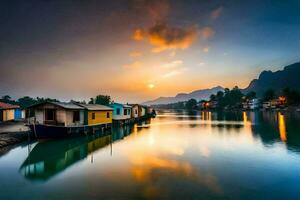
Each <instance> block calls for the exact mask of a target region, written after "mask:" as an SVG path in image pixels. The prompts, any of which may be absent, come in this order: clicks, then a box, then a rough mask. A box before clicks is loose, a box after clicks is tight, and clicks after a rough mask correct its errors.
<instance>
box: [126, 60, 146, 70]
mask: <svg viewBox="0 0 300 200" xmlns="http://www.w3.org/2000/svg"><path fill="white" fill-rule="evenodd" d="M141 66H142V63H141V62H140V61H135V62H133V63H131V64H126V65H123V67H124V68H127V69H137V68H140V67H141Z"/></svg>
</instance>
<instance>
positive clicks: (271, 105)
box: [263, 99, 280, 109]
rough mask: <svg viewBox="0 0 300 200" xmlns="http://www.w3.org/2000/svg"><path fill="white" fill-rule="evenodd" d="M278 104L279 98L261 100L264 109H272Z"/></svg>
mask: <svg viewBox="0 0 300 200" xmlns="http://www.w3.org/2000/svg"><path fill="white" fill-rule="evenodd" d="M279 106H280V101H279V99H272V100H270V101H265V102H263V108H264V109H274V108H277V107H279Z"/></svg>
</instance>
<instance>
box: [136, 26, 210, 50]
mask: <svg viewBox="0 0 300 200" xmlns="http://www.w3.org/2000/svg"><path fill="white" fill-rule="evenodd" d="M214 33H215V32H214V31H213V29H212V28H210V27H204V28H202V29H199V28H198V27H197V26H190V27H184V28H183V27H170V26H168V25H167V24H166V23H163V22H159V23H156V24H155V25H154V26H152V27H150V28H149V29H148V30H143V29H137V30H135V32H134V34H133V39H134V40H137V41H141V40H144V39H147V41H148V42H149V44H151V45H152V46H154V48H153V49H152V52H154V53H159V52H162V51H165V50H176V49H187V48H189V47H190V46H191V45H192V44H193V43H194V42H195V41H196V39H197V38H198V37H199V36H200V39H204V40H205V39H208V38H210V37H212V36H213V35H214Z"/></svg>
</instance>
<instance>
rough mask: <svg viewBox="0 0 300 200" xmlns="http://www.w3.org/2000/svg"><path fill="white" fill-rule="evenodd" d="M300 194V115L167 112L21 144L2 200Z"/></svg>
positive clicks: (0, 168) (10, 158) (4, 170)
mask: <svg viewBox="0 0 300 200" xmlns="http://www.w3.org/2000/svg"><path fill="white" fill-rule="evenodd" d="M26 198H28V199H300V116H299V114H295V113H294V114H291V113H285V114H282V113H277V112H272V113H262V112H239V113H211V112H193V113H187V112H174V111H165V112H161V113H159V115H158V116H157V117H156V118H155V119H152V120H151V121H148V122H145V123H143V124H139V125H134V126H127V127H123V128H118V129H114V130H113V133H112V134H108V135H100V134H96V135H92V136H87V137H79V138H72V139H64V140H59V141H41V142H35V143H32V144H27V143H25V144H23V145H20V146H18V147H16V148H14V149H12V150H11V151H9V152H8V153H6V154H5V155H3V156H1V157H0V199H26Z"/></svg>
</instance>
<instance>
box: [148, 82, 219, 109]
mask: <svg viewBox="0 0 300 200" xmlns="http://www.w3.org/2000/svg"><path fill="white" fill-rule="evenodd" d="M223 90H224V88H223V87H221V86H217V87H213V88H211V89H204V90H196V91H193V92H191V93H179V94H177V95H176V96H175V97H159V98H157V99H155V100H152V101H147V102H144V103H143V104H144V105H158V104H168V103H176V102H180V101H187V100H189V99H196V100H198V101H200V100H202V99H209V96H210V95H212V94H216V93H217V92H218V91H223Z"/></svg>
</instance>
